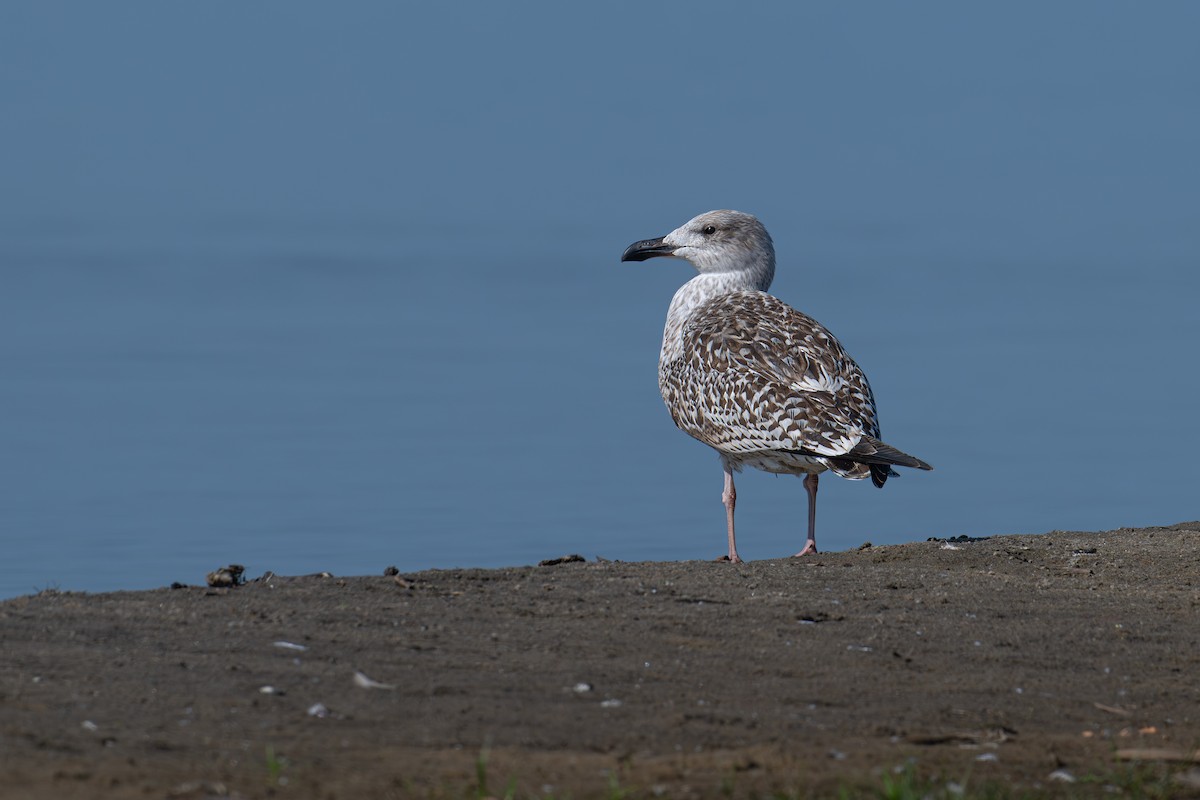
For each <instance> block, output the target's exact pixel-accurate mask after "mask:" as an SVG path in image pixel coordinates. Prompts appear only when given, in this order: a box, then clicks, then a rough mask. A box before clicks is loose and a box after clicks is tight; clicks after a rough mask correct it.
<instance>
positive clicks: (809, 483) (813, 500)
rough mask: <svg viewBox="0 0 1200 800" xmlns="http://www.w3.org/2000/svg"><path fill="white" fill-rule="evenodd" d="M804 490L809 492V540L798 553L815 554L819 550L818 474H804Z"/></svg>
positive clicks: (798, 554)
mask: <svg viewBox="0 0 1200 800" xmlns="http://www.w3.org/2000/svg"><path fill="white" fill-rule="evenodd" d="M804 490H805V491H806V492H808V541H807V542H805V543H804V549H803V550H801V551H800V552H799V553H796V555H795V556H793V558H795V557H798V556H807V555H815V554H816V552H817V475H816V473H810V474H808V475H805V476H804Z"/></svg>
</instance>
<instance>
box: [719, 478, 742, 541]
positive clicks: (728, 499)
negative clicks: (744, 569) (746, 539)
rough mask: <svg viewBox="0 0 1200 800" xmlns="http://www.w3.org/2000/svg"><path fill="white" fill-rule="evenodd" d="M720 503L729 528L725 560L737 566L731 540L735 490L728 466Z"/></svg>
mask: <svg viewBox="0 0 1200 800" xmlns="http://www.w3.org/2000/svg"><path fill="white" fill-rule="evenodd" d="M721 503H722V505H724V506H725V522H726V524H727V525H728V527H729V555H728V556H726V558H727V559H728V560H729V561H731V562H732V563H734V564H737V563H740V562H741V559H740V558H738V554H737V543H736V542H735V541H734V538H733V507H734V506H735V505H737V489H735V488H733V468H732V467H730V466H729V465H728V464H726V465H725V490H724V491H722V492H721Z"/></svg>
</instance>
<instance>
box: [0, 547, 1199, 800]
mask: <svg viewBox="0 0 1200 800" xmlns="http://www.w3.org/2000/svg"><path fill="white" fill-rule="evenodd" d="M551 555H557V554H547V556H551ZM213 566H214V567H216V566H218V565H215V564H214V565H213ZM384 566H385V565H383V564H381V565H380V571H381V573H382V571H383V567H384ZM400 567H401V570H403V565H400ZM201 580H202V578H201V576H197V582H200V581H201ZM0 635H2V639H3V660H2V663H0V734H2V736H3V747H2V752H0V796H3V797H5V798H10V797H11V798H26V797H29V798H96V797H104V798H146V797H182V798H200V797H216V796H229V797H244V798H259V797H280V796H293V797H298V798H300V797H304V798H310V797H311V798H356V799H360V798H376V797H378V798H384V797H389V798H390V797H410V796H415V797H465V796H472V797H473V796H475V793H476V790H477V783H478V772H477V768H478V767H479V764H480V757H481V754H482V753H486V754H487V756H486V757H487V765H486V773H487V776H488V780H489V788H490V790H491V792H492V793H494V794H497V795H500V796H502V795H503V793H504V792H505V790H506V788H507V787H509V786H515V788H516V795H517V796H519V797H528V796H542V795H544V794H547V793H549V794H552V795H553V796H555V797H563V796H566V795H570V796H571V797H573V798H583V797H592V796H606V797H607V796H613V795H612V786H614V785H619V786H620V787H622V788H624V789H627V790H630V792H631V796H647V797H649V796H654V795H655V794H656V793H657V794H660V795H663V796H671V797H708V796H725V795H728V794H730V793H732V795H733V796H747V795H750V794H752V793H755V792H767V791H791V792H796V793H797V794H798V795H799V796H809V795H813V796H823V795H826V794H829V793H836V792H837V791H838V790H839V789H840V788H841V789H850V790H856V788H864V789H865V788H869V787H878V786H879V785H880V781H881V780H882V779H883V776H885V775H891V774H893V770H894V769H895V768H897V767H901V766H903V765H905V764H910V765H912V769H913V770H914V771H915V773H916V774H917V775H919V776H920V778H921V780H928V781H931V782H933V783H934V784H935V785H940V784H944V783H945V782H947V781H950V782H955V783H958V784H960V785H961V784H963V783H965V784H966V785H967V787H968V788H971V787H983V786H985V785H989V784H995V785H1002V786H1005V787H1008V788H1009V789H1011V790H1014V791H1028V792H1035V793H1047V794H1051V795H1055V794H1064V795H1066V794H1070V795H1072V796H1090V795H1092V794H1095V795H1096V796H1112V795H1111V793H1110V792H1108V791H1106V789H1105V784H1109V785H1115V786H1119V787H1121V788H1122V790H1125V791H1128V786H1127V785H1126V783H1127V782H1129V781H1135V780H1137V781H1150V784H1149V785H1150V786H1151V787H1167V788H1166V789H1164V791H1167V792H1168V794H1166V795H1163V796H1189V793H1191V794H1197V793H1200V788H1198V787H1200V778H1198V777H1197V774H1198V769H1200V765H1198V763H1197V759H1198V757H1200V754H1197V750H1198V749H1200V678H1198V677H1197V676H1200V523H1185V524H1180V525H1175V526H1172V527H1170V528H1145V529H1132V530H1130V529H1126V530H1117V531H1109V532H1104V533H1076V532H1053V533H1049V534H1042V535H1031V536H1000V537H992V538H988V539H983V540H977V541H970V542H957V543H942V542H921V543H914V544H907V545H897V546H889V547H865V548H864V549H861V550H856V551H850V552H844V553H823V554H821V555H819V556H816V557H813V558H806V559H802V560H779V561H760V562H754V563H749V564H738V565H730V564H727V563H711V562H681V563H621V562H599V563H597V562H587V563H578V562H574V563H562V564H558V565H553V566H533V567H523V568H514V569H499V570H435V571H428V572H420V573H404V572H403V571H402V572H401V573H400V575H399V576H397V577H389V576H383V575H380V576H379V577H346V578H344V577H321V576H310V577H291V578H289V577H281V576H271V575H268V576H264V577H263V578H260V579H257V580H252V581H250V582H249V583H247V584H245V585H243V586H238V587H235V588H225V589H214V588H208V587H206V586H194V587H182V588H175V589H168V588H164V589H159V590H153V591H141V592H115V593H110V594H77V593H59V592H43V593H41V594H39V595H36V596H30V597H21V598H16V599H13V600H8V601H5V602H3V603H0ZM1139 764H1140V765H1141V766H1136V765H1139ZM1071 779H1073V780H1074V782H1073V783H1072V782H1071ZM510 782H511V783H510ZM1156 790H1157V789H1156ZM723 793H724V795H723Z"/></svg>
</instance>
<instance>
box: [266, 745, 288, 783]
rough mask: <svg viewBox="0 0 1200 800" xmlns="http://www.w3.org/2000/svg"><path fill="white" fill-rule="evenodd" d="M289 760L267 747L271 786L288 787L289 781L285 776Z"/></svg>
mask: <svg viewBox="0 0 1200 800" xmlns="http://www.w3.org/2000/svg"><path fill="white" fill-rule="evenodd" d="M287 764H288V760H287V758H285V757H284V756H278V755H276V754H275V748H274V747H272V746H271V745H267V783H268V784H270V785H271V786H286V785H287V782H288V779H287V777H286V776H284V774H283V770H284V767H286V766H287Z"/></svg>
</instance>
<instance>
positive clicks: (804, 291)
mask: <svg viewBox="0 0 1200 800" xmlns="http://www.w3.org/2000/svg"><path fill="white" fill-rule="evenodd" d="M718 8H724V6H720V7H718V6H716V5H714V6H713V7H712V9H710V10H712V11H714V12H715V11H716V10H718ZM684 9H692V11H689V12H688V13H684ZM923 9H924V11H923V12H922V13H921V14H917V13H915V12H910V11H908V10H905V9H898V8H893V7H891V6H886V5H880V6H877V7H872V8H871V9H870V10H871V13H870V14H868V13H867V11H866V9H865V8H860V9H858V10H854V9H849V8H846V9H842V8H829V7H825V6H821V7H815V6H814V7H812V8H799V9H795V10H792V11H788V12H786V13H785V14H783V15H782V16H774V15H772V14H770V13H767V12H766V11H764V10H759V11H757V12H753V15H752V16H751V17H748V18H731V17H729V16H728V14H726V13H724V12H722V13H721V14H719V15H717V17H716V18H711V17H707V16H705V15H704V14H702V13H700V12H701V11H703V8H702V7H700V6H696V5H695V4H690V5H687V6H683V5H681V6H668V5H663V6H661V7H652V8H650V9H648V10H647V9H640V10H638V11H637V13H636V14H635V13H633V11H632V10H631V11H630V12H629V13H628V14H612V13H608V12H606V13H605V14H604V15H600V14H599V13H598V12H597V13H596V14H595V16H591V14H592V13H593V12H591V11H586V10H584V11H580V10H572V11H568V10H565V9H559V8H558V7H555V6H546V7H543V8H541V9H540V10H535V9H533V8H524V9H522V10H519V11H512V10H511V9H508V10H506V11H504V12H503V13H501V12H500V11H499V10H498V9H496V8H493V7H490V6H485V5H480V6H478V7H476V8H475V9H474V13H473V14H472V15H470V16H469V17H467V18H466V21H465V22H464V21H463V19H464V18H463V17H462V14H461V12H455V13H454V14H451V13H450V12H449V11H445V12H442V11H438V10H433V9H426V10H422V11H420V12H413V11H411V10H409V11H405V12H403V13H401V12H400V11H398V10H395V9H391V8H390V7H389V6H386V5H379V6H376V5H371V4H366V5H361V6H356V8H355V10H354V11H353V12H346V11H339V12H335V11H333V10H330V9H326V8H322V7H318V6H317V5H316V4H311V5H310V4H306V3H301V4H287V5H286V6H285V5H271V4H264V5H262V6H256V7H255V9H253V10H249V11H247V10H245V9H238V8H235V7H232V6H231V7H229V8H226V9H223V10H222V9H221V8H220V7H219V6H205V7H204V8H193V9H184V8H175V9H167V8H163V7H160V6H158V5H157V4H145V5H140V4H131V5H129V6H124V7H121V9H120V10H113V9H111V8H109V9H107V10H101V9H97V8H95V7H93V6H90V5H83V4H80V5H79V6H78V7H77V8H71V7H70V6H55V7H54V8H53V9H51V8H50V7H48V6H41V5H30V6H28V7H24V6H7V7H6V8H5V9H4V11H3V12H0V16H2V17H3V18H2V19H0V74H3V75H5V76H6V78H5V79H4V82H3V84H0V103H2V106H0V120H3V123H0V124H2V125H3V126H4V138H3V141H4V145H3V152H2V156H0V157H2V158H3V161H2V162H0V166H2V167H3V173H4V181H5V185H6V190H5V192H4V193H3V196H0V374H2V376H3V377H2V379H0V410H2V413H0V550H2V556H0V597H8V596H13V595H17V594H22V593H27V592H32V591H36V590H37V589H40V588H45V587H59V588H61V589H84V590H107V589H117V588H142V587H153V586H161V585H164V584H167V583H170V582H171V581H176V580H178V581H184V582H192V583H198V582H200V581H202V580H203V576H204V573H205V572H207V571H208V570H210V569H212V568H214V567H216V566H219V565H221V564H224V563H228V562H238V563H243V564H245V565H247V568H248V571H249V572H250V573H251V574H252V575H255V574H259V573H261V572H263V571H266V570H268V569H270V570H275V571H277V572H282V573H307V572H315V571H320V570H329V571H332V572H335V573H369V572H378V571H381V570H382V569H383V567H384V566H386V565H388V564H396V565H397V566H399V567H400V568H401V569H403V570H415V569H420V568H425V567H453V566H494V565H504V564H525V563H531V562H535V561H537V560H540V559H542V558H547V557H551V556H556V555H561V554H564V553H568V552H579V553H582V554H584V555H586V556H589V557H590V556H595V555H601V556H604V557H607V558H613V559H624V560H641V559H683V558H711V557H714V556H716V555H719V554H720V553H722V552H724V521H723V511H722V508H721V506H720V504H719V495H720V489H721V470H720V466H719V464H718V461H717V459H716V457H715V455H713V454H712V453H711V451H709V450H708V449H707V448H705V447H703V446H702V445H699V444H697V443H695V442H693V441H691V440H690V439H688V438H687V437H686V436H685V435H684V434H682V433H680V432H679V431H677V430H675V428H674V426H673V425H672V424H671V422H670V419H669V417H668V416H667V413H666V411H665V409H664V408H663V407H662V404H661V401H660V400H659V398H658V392H657V385H656V372H655V370H656V359H657V352H658V344H659V337H660V335H661V326H662V321H663V317H664V315H665V312H666V307H667V303H668V302H669V300H670V297H671V294H672V292H673V291H674V290H675V288H676V287H677V286H678V285H679V284H681V283H682V282H683V281H684V280H686V279H687V278H688V277H690V275H691V272H690V268H689V267H688V266H687V265H686V264H684V263H682V262H675V261H669V260H655V261H650V262H647V263H644V264H620V263H618V258H619V256H620V253H621V251H622V250H623V249H624V247H625V246H626V245H627V244H629V243H630V242H632V241H634V240H635V239H641V238H645V237H649V236H654V235H659V234H662V233H665V232H666V231H668V230H670V229H671V228H673V227H675V226H677V225H678V224H680V223H681V222H683V221H684V220H685V219H687V218H688V217H690V216H692V215H693V214H695V213H698V212H700V211H704V210H708V209H710V208H716V207H734V208H740V209H742V210H745V211H751V212H754V213H756V214H758V215H759V216H760V217H761V218H762V219H763V220H764V222H765V223H766V224H767V226H768V228H769V230H770V231H771V232H772V234H773V236H774V238H775V243H776V249H777V252H778V254H779V259H780V264H779V270H778V277H777V280H776V284H775V287H774V290H775V292H776V293H777V294H778V295H780V296H781V297H783V298H784V299H786V300H788V301H789V302H791V303H792V304H793V305H796V306H797V307H799V308H801V309H803V310H804V311H806V312H808V313H810V314H812V315H813V316H815V317H817V318H818V319H820V320H822V321H823V322H824V323H825V324H826V325H828V326H829V327H830V328H831V329H832V330H833V331H834V333H835V334H837V335H838V336H839V337H840V338H841V339H842V340H843V342H844V343H845V344H846V346H847V347H848V348H849V350H850V351H851V353H852V354H854V355H855V357H856V358H857V359H858V361H859V362H860V363H861V364H862V365H863V367H864V368H865V369H866V371H867V373H868V375H869V376H870V378H871V380H872V383H873V386H874V388H875V392H876V396H877V399H878V401H879V405H880V411H881V417H882V423H883V431H884V438H885V439H886V440H887V441H888V442H890V443H892V444H895V445H896V446H898V447H900V448H902V449H904V450H907V451H909V452H912V453H914V454H916V455H919V456H920V457H922V458H924V459H926V460H928V461H930V462H931V463H933V464H934V465H935V467H936V468H937V470H936V471H935V472H933V473H929V474H914V473H906V474H905V475H904V477H902V478H901V479H899V480H896V481H894V482H889V484H888V486H887V488H886V489H885V490H884V491H879V490H876V489H874V488H873V487H871V486H870V485H869V484H864V483H850V482H846V481H841V480H839V479H836V478H835V477H832V476H830V477H828V478H827V479H826V480H824V481H823V482H822V487H821V503H820V507H819V518H818V536H819V542H820V544H822V545H823V546H824V547H825V548H826V549H844V548H848V547H855V546H857V545H859V544H861V543H862V542H863V541H865V540H870V541H872V542H875V543H876V544H880V543H891V542H902V541H911V540H918V539H924V538H925V537H927V536H933V535H939V536H945V535H957V534H963V533H965V534H971V535H987V534H991V533H1008V532H1040V531H1046V530H1050V529H1053V528H1074V529H1104V528H1113V527H1119V526H1123V525H1151V524H1164V523H1172V522H1177V521H1181V520H1187V519H1195V518H1197V517H1200V507H1198V504H1197V501H1196V500H1195V497H1196V493H1195V488H1194V487H1195V483H1196V479H1197V477H1200V474H1198V473H1200V469H1198V468H1197V466H1196V462H1195V459H1194V458H1192V457H1191V453H1192V451H1193V450H1194V449H1195V447H1196V445H1197V444H1198V437H1197V434H1196V433H1195V431H1194V426H1193V424H1192V421H1191V420H1192V417H1193V415H1194V407H1195V397H1196V396H1197V392H1198V391H1200V377H1197V376H1198V374H1200V371H1198V370H1197V369H1196V368H1195V364H1196V363H1197V356H1196V353H1195V350H1196V347H1197V344H1198V343H1200V315H1197V314H1196V311H1195V305H1196V298H1197V296H1198V293H1200V273H1198V267H1200V218H1198V217H1197V209H1200V159H1198V158H1197V155H1196V150H1195V142H1196V141H1200V108H1198V106H1197V103H1196V102H1195V98H1196V97H1197V96H1200V56H1197V54H1196V52H1195V48H1194V46H1193V42H1192V41H1191V39H1192V33H1191V32H1193V31H1194V30H1196V24H1197V23H1198V22H1200V10H1197V9H1196V8H1195V7H1193V6H1190V5H1177V6H1172V5H1156V6H1155V7H1154V8H1152V9H1147V8H1137V9H1134V8H1132V7H1124V6H1118V5H1113V6H1108V5H1103V4H1092V3H1089V4H1082V5H1080V6H1077V7H1074V8H1073V7H1071V6H1070V5H1069V4H1068V5H1064V6H1056V7H1055V8H1054V9H1047V8H1044V7H1042V6H1039V5H1030V6H1028V7H1027V8H1024V9H1021V8H1015V9H1013V8H1009V9H1006V10H1005V11H1003V12H1001V11H998V10H991V11H983V10H978V9H973V10H968V9H965V8H960V7H959V6H958V5H954V4H947V5H939V4H933V5H929V6H923ZM285 12H286V13H285ZM1085 12H1086V13H1085ZM422 15H423V16H422ZM668 30H669V31H671V32H672V34H673V36H675V37H677V38H678V46H677V47H670V46H666V44H665V43H664V42H663V41H655V42H653V43H650V42H646V43H645V45H644V46H643V45H639V44H638V42H645V36H646V35H648V34H647V33H646V32H647V31H657V32H659V33H661V32H663V31H668ZM497 31H502V32H503V33H504V35H503V36H497V35H495V33H496V32H497ZM568 33H569V36H568V35H567V34H568ZM631 48H632V49H631ZM738 488H739V501H740V502H739V507H738V518H739V533H740V537H739V545H740V549H741V550H742V553H743V555H744V556H746V557H749V558H767V557H777V556H781V555H785V554H788V553H791V552H794V551H795V550H796V549H797V548H798V547H799V545H800V543H801V541H802V538H803V525H804V492H803V489H802V487H801V485H800V482H799V481H798V480H796V479H793V478H788V477H783V478H776V477H773V476H768V475H763V474H758V473H746V474H744V475H743V476H742V477H741V478H740V479H739V483H738Z"/></svg>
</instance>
